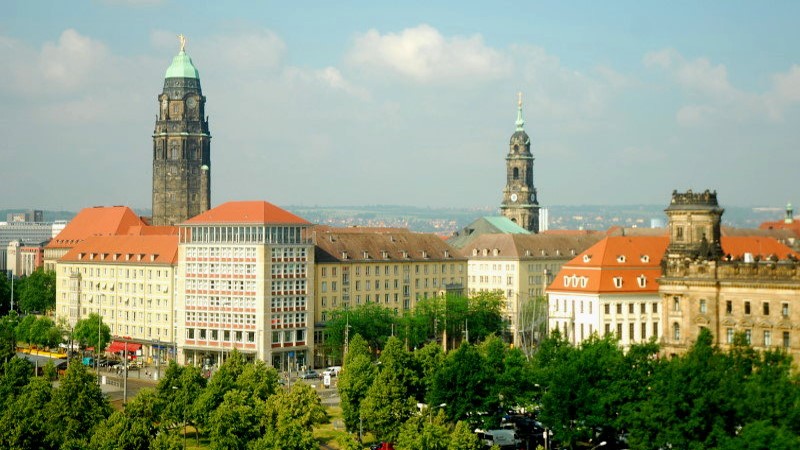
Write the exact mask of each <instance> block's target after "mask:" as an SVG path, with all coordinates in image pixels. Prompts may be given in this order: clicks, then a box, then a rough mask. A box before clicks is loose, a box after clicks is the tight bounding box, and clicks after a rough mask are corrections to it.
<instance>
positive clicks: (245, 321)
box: [186, 311, 256, 326]
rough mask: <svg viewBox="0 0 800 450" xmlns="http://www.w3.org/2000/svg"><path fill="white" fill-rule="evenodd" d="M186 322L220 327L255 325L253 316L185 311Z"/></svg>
mask: <svg viewBox="0 0 800 450" xmlns="http://www.w3.org/2000/svg"><path fill="white" fill-rule="evenodd" d="M186 321H187V322H203V323H207V324H222V325H252V326H255V324H256V315H255V314H246V313H220V312H207V311H186Z"/></svg>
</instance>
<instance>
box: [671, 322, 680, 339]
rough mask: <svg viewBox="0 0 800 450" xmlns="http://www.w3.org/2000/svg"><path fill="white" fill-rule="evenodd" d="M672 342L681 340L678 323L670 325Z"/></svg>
mask: <svg viewBox="0 0 800 450" xmlns="http://www.w3.org/2000/svg"><path fill="white" fill-rule="evenodd" d="M672 340H673V341H680V340H681V326H680V325H679V324H678V322H675V323H673V324H672Z"/></svg>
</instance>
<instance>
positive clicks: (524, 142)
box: [500, 92, 539, 233]
mask: <svg viewBox="0 0 800 450" xmlns="http://www.w3.org/2000/svg"><path fill="white" fill-rule="evenodd" d="M500 213H501V214H503V215H504V216H505V217H508V218H509V219H511V221H512V222H514V223H516V224H517V225H519V226H520V227H522V228H525V229H526V230H528V231H531V232H533V233H538V232H539V201H538V198H537V195H536V188H535V187H534V186H533V154H531V139H530V137H528V133H526V132H525V119H524V118H523V117H522V93H521V92H520V93H519V94H518V97H517V121H516V131H515V132H514V134H512V135H511V141H510V142H509V150H508V155H506V187H505V188H504V189H503V202H502V204H501V205H500Z"/></svg>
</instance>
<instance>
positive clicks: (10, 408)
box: [0, 378, 58, 450]
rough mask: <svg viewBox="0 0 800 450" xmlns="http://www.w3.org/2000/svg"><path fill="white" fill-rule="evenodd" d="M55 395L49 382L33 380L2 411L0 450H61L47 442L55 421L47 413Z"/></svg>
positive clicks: (39, 379) (0, 417) (0, 419)
mask: <svg viewBox="0 0 800 450" xmlns="http://www.w3.org/2000/svg"><path fill="white" fill-rule="evenodd" d="M52 395H53V387H52V385H51V384H50V381H49V380H47V379H45V378H33V379H31V380H30V382H29V383H28V384H27V385H26V386H25V387H24V388H23V389H22V391H21V393H20V394H19V395H18V396H17V397H16V398H15V399H14V401H13V402H11V403H9V404H7V405H6V406H5V407H4V408H2V412H1V413H0V423H2V424H3V426H1V427H0V448H14V449H31V450H33V449H51V448H52V449H55V448H58V446H57V445H53V444H51V443H48V442H47V432H48V426H49V423H50V421H51V420H53V418H51V417H49V415H48V413H47V405H48V404H49V403H50V400H51V398H52Z"/></svg>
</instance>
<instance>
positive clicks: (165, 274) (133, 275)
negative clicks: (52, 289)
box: [61, 265, 172, 280]
mask: <svg viewBox="0 0 800 450" xmlns="http://www.w3.org/2000/svg"><path fill="white" fill-rule="evenodd" d="M61 273H63V274H64V275H71V274H76V273H79V274H81V275H88V276H90V277H93V276H98V277H100V276H103V277H113V276H118V277H120V278H128V279H137V278H145V275H146V276H147V279H148V280H150V279H153V278H169V276H170V274H171V273H172V271H171V270H167V269H147V270H146V271H145V269H130V268H126V269H115V268H113V267H111V268H109V267H79V266H69V265H64V266H63V269H61Z"/></svg>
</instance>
